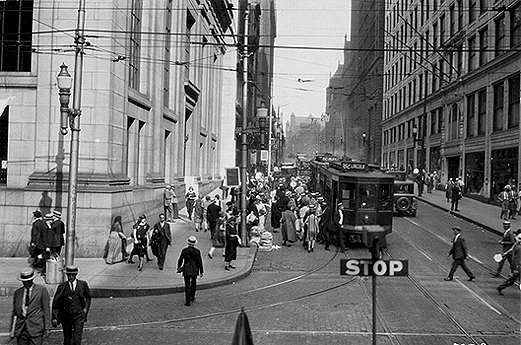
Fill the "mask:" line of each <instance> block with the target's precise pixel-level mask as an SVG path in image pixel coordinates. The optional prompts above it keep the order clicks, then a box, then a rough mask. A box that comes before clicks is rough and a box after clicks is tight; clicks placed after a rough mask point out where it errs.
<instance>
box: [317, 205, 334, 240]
mask: <svg viewBox="0 0 521 345" xmlns="http://www.w3.org/2000/svg"><path fill="white" fill-rule="evenodd" d="M330 224H331V207H329V206H328V205H327V203H326V202H325V201H324V202H322V213H321V215H320V221H319V222H318V229H319V231H320V232H319V234H318V239H319V241H323V242H324V243H325V244H326V247H325V250H329V245H330V244H331V239H330V237H331V234H330V232H329V226H330Z"/></svg>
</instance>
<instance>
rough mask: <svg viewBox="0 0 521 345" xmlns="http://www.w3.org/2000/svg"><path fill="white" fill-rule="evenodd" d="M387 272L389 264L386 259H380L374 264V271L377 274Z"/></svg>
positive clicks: (380, 274)
mask: <svg viewBox="0 0 521 345" xmlns="http://www.w3.org/2000/svg"><path fill="white" fill-rule="evenodd" d="M385 272H387V265H386V264H385V262H384V261H382V260H378V261H377V262H375V263H374V265H373V273H374V274H375V275H377V276H383V275H384V274H385Z"/></svg>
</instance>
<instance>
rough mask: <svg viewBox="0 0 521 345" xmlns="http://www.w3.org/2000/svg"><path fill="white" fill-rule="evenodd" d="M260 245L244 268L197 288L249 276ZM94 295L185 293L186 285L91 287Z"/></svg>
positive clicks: (207, 287) (255, 247) (123, 295)
mask: <svg viewBox="0 0 521 345" xmlns="http://www.w3.org/2000/svg"><path fill="white" fill-rule="evenodd" d="M257 252H258V247H257V246H251V247H250V252H249V258H248V259H247V260H246V264H245V265H244V268H243V269H242V270H240V271H239V272H237V273H235V274H230V275H229V276H228V277H226V278H224V279H220V280H213V281H209V282H202V283H199V282H198V284H197V290H206V289H211V288H214V287H218V286H223V285H228V284H232V283H234V282H236V281H237V280H240V279H244V278H246V277H247V276H249V275H250V274H251V272H252V270H253V263H254V262H255V259H256V258H257ZM90 292H91V295H92V297H95V298H110V297H143V296H157V295H168V294H175V293H184V292H185V287H184V285H176V286H168V287H160V286H158V287H144V288H134V289H129V288H116V287H113V288H91V290H90Z"/></svg>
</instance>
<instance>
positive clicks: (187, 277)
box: [177, 236, 203, 307]
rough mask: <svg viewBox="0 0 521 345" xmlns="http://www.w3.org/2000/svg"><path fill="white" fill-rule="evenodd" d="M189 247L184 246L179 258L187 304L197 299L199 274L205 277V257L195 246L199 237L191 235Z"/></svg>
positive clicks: (188, 240) (179, 270)
mask: <svg viewBox="0 0 521 345" xmlns="http://www.w3.org/2000/svg"><path fill="white" fill-rule="evenodd" d="M186 242H187V243H188V247H186V248H183V250H182V251H181V255H180V256H179V260H177V272H178V273H183V278H184V281H185V306H187V307H189V306H190V303H191V302H193V301H195V292H196V290H197V276H198V275H199V276H200V277H201V278H202V277H203V258H202V257H201V251H200V250H199V249H197V248H195V244H196V243H197V238H195V236H190V237H188V239H187V240H186Z"/></svg>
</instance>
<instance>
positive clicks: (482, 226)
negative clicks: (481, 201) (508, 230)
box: [416, 196, 503, 236]
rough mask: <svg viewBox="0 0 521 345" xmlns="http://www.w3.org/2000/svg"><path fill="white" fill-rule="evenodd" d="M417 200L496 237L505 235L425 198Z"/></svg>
mask: <svg viewBox="0 0 521 345" xmlns="http://www.w3.org/2000/svg"><path fill="white" fill-rule="evenodd" d="M416 198H417V199H418V200H420V201H422V202H424V203H426V204H428V205H431V206H433V207H435V208H437V209H440V210H442V211H445V212H447V211H448V212H449V213H450V214H452V215H453V216H455V217H457V218H460V219H463V220H464V221H466V222H469V223H471V224H474V225H476V226H479V227H480V228H483V229H485V230H487V231H489V232H491V233H493V234H495V235H499V236H502V235H503V233H502V232H500V231H497V230H496V229H494V228H491V227H490V226H488V225H485V224H481V223H479V222H476V221H475V220H474V219H472V218H469V217H467V216H464V215H462V214H461V213H458V212H454V211H450V210H447V209H446V208H445V207H442V206H440V205H438V204H436V203H434V202H432V201H428V200H426V199H424V198H422V197H418V196H417V197H416Z"/></svg>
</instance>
